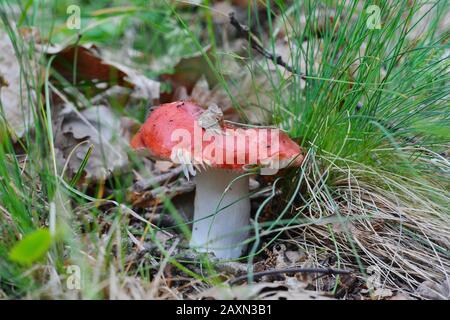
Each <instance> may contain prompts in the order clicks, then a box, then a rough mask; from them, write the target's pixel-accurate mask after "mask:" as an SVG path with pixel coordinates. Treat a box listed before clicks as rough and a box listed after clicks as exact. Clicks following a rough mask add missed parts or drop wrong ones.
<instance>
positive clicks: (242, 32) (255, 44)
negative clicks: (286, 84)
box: [229, 12, 306, 80]
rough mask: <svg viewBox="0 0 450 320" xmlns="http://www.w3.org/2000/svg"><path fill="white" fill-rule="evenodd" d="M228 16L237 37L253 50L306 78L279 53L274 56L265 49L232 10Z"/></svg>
mask: <svg viewBox="0 0 450 320" xmlns="http://www.w3.org/2000/svg"><path fill="white" fill-rule="evenodd" d="M229 17H230V24H231V25H232V26H233V27H234V28H235V29H236V30H237V32H238V35H239V37H241V38H245V39H247V41H249V42H250V45H251V46H252V48H253V49H254V50H256V51H257V52H258V53H260V54H262V55H263V56H264V57H265V58H267V59H270V60H272V61H274V62H275V63H276V64H278V65H279V66H282V67H283V68H285V69H286V70H287V71H289V72H291V73H294V74H297V75H299V76H300V77H301V78H302V79H303V80H305V79H306V75H305V74H304V73H302V72H300V71H298V70H296V69H294V68H293V67H292V66H290V65H288V64H287V63H286V62H285V61H284V60H283V58H282V57H281V56H280V55H276V56H275V55H273V54H271V53H270V52H269V51H267V50H266V49H264V48H263V46H262V45H261V42H260V41H259V40H258V38H257V37H256V36H255V35H253V34H252V33H251V31H250V29H249V28H248V27H247V26H245V25H243V24H241V23H239V21H237V19H236V17H235V16H234V12H230V14H229ZM250 40H251V41H250Z"/></svg>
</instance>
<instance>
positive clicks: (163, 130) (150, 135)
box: [131, 101, 303, 170]
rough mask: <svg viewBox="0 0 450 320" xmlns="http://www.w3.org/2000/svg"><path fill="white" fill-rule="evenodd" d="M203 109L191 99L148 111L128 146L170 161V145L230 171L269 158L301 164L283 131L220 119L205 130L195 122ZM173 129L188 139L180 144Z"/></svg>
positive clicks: (264, 162)
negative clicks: (145, 119)
mask: <svg viewBox="0 0 450 320" xmlns="http://www.w3.org/2000/svg"><path fill="white" fill-rule="evenodd" d="M203 112H205V110H204V109H203V108H201V107H200V106H198V105H196V104H195V103H193V102H188V101H178V102H172V103H167V104H163V105H161V106H159V107H157V108H156V109H155V110H154V111H153V112H152V113H151V114H150V116H149V117H148V119H147V121H146V122H145V123H144V125H143V126H142V127H141V129H140V130H139V132H138V133H137V134H136V135H135V136H134V137H133V139H132V140H131V146H132V148H134V149H137V150H139V149H147V150H148V151H149V152H150V155H151V156H152V157H154V158H157V159H161V160H174V159H173V155H174V148H179V149H180V148H181V149H183V151H184V152H185V154H186V153H187V154H188V155H189V157H190V159H191V162H193V163H194V164H204V165H205V164H206V165H208V166H210V167H213V168H223V169H232V170H242V169H244V167H245V166H248V165H268V164H273V162H271V161H272V160H275V161H277V162H278V164H280V163H282V167H285V166H286V165H288V164H289V165H291V166H292V165H294V166H299V165H300V164H301V163H302V161H303V155H302V152H301V151H302V150H301V148H300V147H299V146H298V145H297V143H295V142H294V141H293V140H291V139H290V138H289V136H288V135H287V134H286V133H284V132H283V131H281V130H279V129H274V128H261V127H258V128H246V129H243V128H238V127H234V126H231V125H229V124H223V122H219V123H218V130H217V129H216V130H209V129H205V128H202V127H201V126H200V124H199V121H198V120H199V117H200V116H201V115H202V114H203ZM176 130H178V131H176ZM176 132H178V133H184V134H185V135H188V136H189V138H188V139H184V140H183V143H181V139H178V138H179V135H178V134H175V133H176ZM196 143H197V145H196Z"/></svg>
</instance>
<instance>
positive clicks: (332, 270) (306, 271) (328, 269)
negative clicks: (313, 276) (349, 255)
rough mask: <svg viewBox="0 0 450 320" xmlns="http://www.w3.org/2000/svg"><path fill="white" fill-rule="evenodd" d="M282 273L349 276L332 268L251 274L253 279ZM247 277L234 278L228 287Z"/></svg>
mask: <svg viewBox="0 0 450 320" xmlns="http://www.w3.org/2000/svg"><path fill="white" fill-rule="evenodd" d="M282 273H323V274H328V275H330V274H349V273H350V271H348V270H342V269H332V268H326V269H321V268H287V269H279V270H268V271H261V272H256V273H254V274H253V277H254V278H260V277H263V276H269V275H275V274H282ZM247 278H248V275H243V276H240V277H237V278H234V279H233V280H231V281H230V285H234V284H236V283H238V282H240V281H243V280H247Z"/></svg>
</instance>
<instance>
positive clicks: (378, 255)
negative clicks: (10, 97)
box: [0, 0, 450, 298]
mask: <svg viewBox="0 0 450 320" xmlns="http://www.w3.org/2000/svg"><path fill="white" fill-rule="evenodd" d="M262 2H266V1H262ZM375 3H376V4H377V5H378V6H379V8H380V9H381V11H380V12H381V28H380V29H369V28H368V27H367V20H368V19H369V16H368V14H367V13H366V8H367V6H368V4H367V3H365V2H363V1H350V2H345V3H344V2H343V1H307V0H305V1H295V2H294V3H293V4H292V3H290V2H288V1H286V2H285V1H267V2H266V9H264V10H261V11H259V13H258V14H255V12H254V11H252V10H248V12H247V19H246V21H241V22H242V23H245V24H247V25H249V26H251V27H252V30H253V31H254V33H255V35H256V36H257V37H258V38H259V39H260V40H261V42H262V43H263V44H264V46H265V48H266V49H267V50H268V51H269V52H273V53H274V54H275V55H276V54H277V53H279V50H280V49H283V50H285V51H286V52H287V53H286V54H285V57H284V58H285V59H286V62H287V63H288V64H290V65H291V66H292V67H294V68H295V69H296V70H300V71H301V72H302V73H304V74H305V77H304V78H302V77H301V76H299V75H296V74H290V73H288V72H287V71H286V70H284V69H283V68H282V67H280V66H276V65H275V64H274V63H273V62H272V61H269V60H268V59H265V58H262V57H261V56H259V55H258V54H256V53H255V52H254V51H252V50H251V49H248V50H240V51H238V52H232V51H231V50H229V49H227V46H226V44H227V43H223V42H224V40H223V39H224V37H222V35H223V33H227V32H228V33H230V31H227V30H226V28H224V27H223V26H222V27H221V26H220V25H219V26H218V25H217V24H215V22H214V18H213V17H214V15H215V14H218V13H216V12H215V11H214V9H213V8H211V6H212V4H211V3H210V2H204V3H203V5H201V6H199V7H197V8H195V7H192V6H190V7H188V8H182V7H177V6H174V5H173V2H170V1H155V2H153V1H152V4H149V3H148V1H133V3H132V5H128V4H127V3H125V2H121V1H114V5H112V6H111V7H109V9H105V3H103V2H102V1H97V2H95V4H94V3H91V2H87V1H86V2H84V1H82V2H80V6H81V8H82V9H83V10H82V17H83V20H82V25H83V26H88V27H86V28H85V29H83V30H82V31H81V32H82V35H83V36H82V37H81V40H80V41H81V42H82V43H85V42H91V41H94V42H95V43H96V44H97V45H99V46H101V47H104V48H109V49H111V50H119V49H120V48H121V47H123V45H124V43H125V42H127V41H128V42H127V43H129V45H130V47H131V48H133V49H134V50H137V51H139V52H143V53H144V54H143V55H140V56H139V57H138V58H133V59H131V58H130V61H129V62H130V63H133V64H134V65H138V66H139V68H141V66H142V71H143V72H145V73H146V74H147V75H148V76H149V77H155V76H157V75H158V74H160V73H164V72H167V70H170V69H171V68H173V65H174V61H177V60H178V59H179V58H180V57H182V56H185V55H189V54H192V53H193V52H195V51H197V50H198V49H200V48H202V47H205V46H206V45H211V47H212V48H211V52H212V53H211V55H212V56H213V57H214V59H210V58H209V56H205V58H206V59H207V60H208V64H209V67H210V68H212V69H213V70H212V71H213V73H214V74H216V77H217V79H216V83H218V85H219V86H220V87H221V88H223V90H224V91H225V92H227V93H228V94H229V95H230V96H231V97H230V98H231V100H232V101H233V105H234V107H235V108H236V109H237V111H238V112H240V114H241V115H242V116H243V118H245V119H247V120H248V121H249V122H252V123H253V124H276V125H278V126H280V127H282V128H283V129H285V130H287V131H288V132H289V133H290V135H291V136H292V137H297V138H298V139H299V141H301V143H302V145H303V147H304V148H305V152H307V157H306V160H305V162H304V164H303V166H302V167H301V168H300V169H299V170H290V171H289V172H287V173H286V174H285V175H284V176H282V177H280V178H279V179H278V180H277V182H276V184H274V186H273V190H272V193H271V194H270V195H269V197H268V198H266V199H263V200H262V201H261V203H260V206H259V209H258V210H257V211H256V212H255V215H254V216H253V220H252V223H251V226H250V227H251V228H252V229H254V235H253V236H252V238H250V239H248V243H249V246H250V251H249V254H248V255H247V256H245V257H243V258H242V259H241V260H242V261H243V262H245V263H247V265H248V271H249V278H250V280H251V275H252V271H253V268H254V264H253V263H254V262H257V261H261V260H262V259H263V258H264V254H265V253H264V252H265V249H267V248H268V249H272V248H273V246H274V245H275V244H285V245H286V246H287V247H288V248H289V249H290V250H295V251H298V252H301V253H302V254H304V256H305V260H304V261H303V263H304V264H306V265H312V266H314V267H335V268H346V269H351V270H354V274H355V276H356V277H357V279H358V282H357V286H358V287H361V286H364V283H365V282H366V280H367V279H368V277H370V276H371V275H373V274H372V272H373V270H375V275H376V276H378V277H379V279H378V282H377V284H376V286H375V288H372V289H374V290H375V289H378V288H385V289H390V290H392V291H393V292H394V293H395V292H406V293H409V294H411V295H413V296H417V297H420V294H418V293H417V291H416V289H417V288H418V287H419V286H420V284H421V283H423V282H424V281H429V282H432V283H437V284H441V283H444V282H448V281H449V276H448V273H449V270H450V257H449V250H450V243H449V239H450V218H449V211H448V202H449V194H448V187H449V185H448V178H449V162H448V142H449V132H448V126H446V123H447V122H448V120H449V119H448V118H449V107H448V106H449V101H448V93H449V92H448V82H449V75H448V67H449V62H448V49H449V48H448V30H443V29H442V26H441V23H442V21H443V20H444V19H445V17H444V15H445V13H446V12H448V9H449V8H448V4H447V3H446V1H435V2H432V3H427V4H421V3H420V2H418V1H409V2H406V1H405V2H403V1H396V2H393V1H375ZM66 7H67V3H65V1H58V2H56V1H54V2H53V3H52V5H50V6H48V5H45V6H44V4H43V3H41V2H39V1H28V2H26V3H23V2H20V3H18V4H14V5H13V4H11V5H10V4H6V3H2V4H0V16H1V18H2V19H1V20H2V23H3V25H1V29H0V30H2V31H1V32H8V34H9V36H10V37H11V39H12V42H13V43H14V45H15V52H16V55H17V58H18V60H19V62H20V64H21V71H22V73H23V74H22V77H23V79H24V87H23V90H25V91H27V92H28V93H29V94H28V95H27V99H26V101H23V105H28V106H31V109H32V111H33V113H32V115H33V117H34V123H35V126H36V127H35V129H34V130H33V131H32V132H31V131H30V132H28V133H27V134H26V135H25V136H24V137H23V138H22V139H21V140H20V141H19V142H16V141H15V140H14V139H13V138H12V133H11V131H8V130H10V128H7V127H5V126H4V125H3V126H2V127H1V131H0V132H1V138H2V140H1V144H0V177H1V179H0V212H1V214H0V235H1V236H0V296H1V297H4V298H24V297H29V298H42V297H44V298H125V297H130V298H174V297H193V296H194V295H195V293H196V292H200V291H202V290H204V289H206V288H208V287H210V286H214V285H218V284H219V283H220V282H221V281H220V277H219V274H220V272H219V271H218V269H217V266H216V265H215V263H214V261H209V259H208V257H206V256H204V257H202V258H201V259H200V262H199V263H198V265H197V266H196V267H193V266H192V264H190V263H188V262H187V261H186V260H185V259H183V252H184V251H183V244H182V243H179V242H177V241H175V242H170V245H169V246H168V247H167V246H164V245H163V243H161V242H160V240H159V239H160V236H161V232H163V230H162V229H161V228H158V227H156V226H155V225H154V224H152V223H150V222H149V221H148V220H147V219H146V218H143V217H142V215H141V212H140V211H137V209H135V208H133V207H132V206H131V204H130V203H129V202H128V201H127V199H126V197H124V196H123V194H124V193H125V192H126V190H127V188H128V187H129V186H130V185H131V183H132V179H133V177H132V176H131V175H127V174H123V175H114V176H112V177H110V178H109V179H107V180H106V181H104V182H98V183H97V184H95V185H94V186H90V187H86V186H84V187H83V186H80V185H79V184H77V183H74V181H75V180H74V181H71V179H70V177H69V176H66V175H64V174H63V171H62V168H61V167H60V165H59V164H58V163H57V161H56V153H55V148H54V145H53V141H54V137H53V135H54V130H53V128H52V127H53V125H54V122H53V121H52V116H54V113H53V112H52V108H53V107H54V105H53V101H52V100H51V99H50V98H51V95H52V93H53V92H54V87H53V84H52V83H51V81H50V80H49V75H50V74H53V73H54V71H53V70H52V68H51V61H46V60H45V59H44V57H38V58H35V57H34V56H33V55H32V54H31V52H32V50H31V49H30V48H29V47H28V46H27V45H25V43H24V42H23V40H21V37H19V36H17V33H18V27H24V26H35V27H37V28H38V29H39V31H40V32H41V38H43V39H47V40H49V39H51V40H52V41H54V42H57V43H61V42H64V43H66V42H69V43H70V42H71V41H72V42H73V41H75V40H76V39H77V32H76V31H70V30H67V29H66V28H65V27H64V21H65V17H66V15H65V10H66ZM325 8H332V9H333V13H330V12H329V11H327V10H326V9H325ZM13 11H15V12H16V13H17V16H16V17H14V18H11V17H12V15H11V12H13ZM316 12H320V14H319V15H316V14H315V13H316ZM330 15H331V16H333V19H329V18H328V17H329V16H330ZM195 17H197V19H195ZM424 20H425V21H426V23H425V27H424V26H422V24H421V22H423V21H424ZM12 21H14V23H12ZM16 23H17V24H18V25H16ZM205 26H206V35H205V34H203V33H202V32H201V30H202V29H203V27H205ZM318 29H320V36H319V37H318V36H317V33H318V31H317V30H318ZM418 29H419V30H423V32H422V34H421V35H420V36H414V33H415V32H416V31H417V30H418ZM130 30H131V32H130ZM133 31H134V32H133ZM445 31H447V33H445ZM130 34H131V36H130ZM228 36H230V35H229V34H228ZM225 39H226V37H225ZM306 40H307V42H306ZM362 48H363V49H362ZM33 60H38V61H35V62H36V63H37V62H39V63H41V64H42V66H43V68H44V70H45V71H46V72H45V74H46V76H45V77H42V76H39V75H37V74H32V72H31V71H30V70H32V69H31V68H30V67H29V66H30V65H31V64H32V63H31V61H33ZM229 60H230V61H232V63H234V64H235V65H238V66H239V70H241V71H239V72H237V73H235V74H231V75H230V72H229V70H228V69H227V68H229V66H230V64H229V63H228V62H229ZM155 61H156V62H158V61H163V63H162V65H163V68H161V70H157V71H155V69H154V68H152V67H151V63H152V62H153V65H155V63H154V62H155ZM73 89H75V90H76V91H75V92H78V93H82V92H83V88H78V87H75V88H73ZM33 91H34V92H42V95H36V96H35V97H33V94H32V92H33ZM0 92H1V88H0ZM74 96H75V95H74ZM87 103H89V102H87ZM84 107H89V105H85V106H84ZM145 108H146V106H145V105H142V106H138V107H137V109H139V112H136V114H139V116H135V117H136V118H138V120H139V121H143V120H144V116H145V111H143V110H145ZM254 110H258V112H260V115H262V116H261V117H257V118H256V119H254V118H251V117H248V115H249V114H250V113H251V112H254ZM121 112H123V113H124V114H128V115H135V114H134V113H133V112H130V111H128V110H121ZM130 157H131V158H132V159H133V167H134V168H135V169H136V170H138V171H139V172H144V171H145V170H143V168H142V165H139V163H140V160H139V158H137V157H136V156H135V155H133V154H132V153H131V154H130ZM87 161H89V156H87V157H86V159H85V161H83V164H82V167H81V168H80V170H79V171H80V172H81V171H83V170H82V169H83V166H84V165H85V164H86V162H87ZM147 174H148V173H147ZM76 176H78V177H79V175H76ZM76 179H78V178H76ZM105 186H106V188H108V189H112V190H113V191H112V192H109V193H108V194H106V195H105V194H104V192H103V191H102V190H104V189H105ZM278 186H280V188H281V189H280V190H281V195H280V194H279V193H276V192H275V191H276V189H277V188H278ZM276 187H277V188H276ZM153 209H154V210H153V211H155V210H156V207H155V208H153ZM267 211H268V212H269V217H270V219H269V220H265V221H262V220H261V216H262V214H263V212H267ZM162 213H164V214H168V215H172V216H174V217H175V218H176V219H178V220H177V221H178V222H182V221H183V220H180V219H182V218H180V215H179V213H178V212H177V210H176V208H175V206H174V205H173V203H172V201H171V198H170V197H167V198H164V200H163V203H162ZM181 225H182V226H181V228H180V227H179V228H177V229H175V230H178V229H180V230H179V231H177V232H180V234H182V235H183V236H184V238H186V237H189V228H188V227H189V224H183V223H182V224H181ZM42 230H44V231H42ZM46 230H48V232H49V233H50V234H51V239H52V243H51V246H50V247H49V248H47V247H46V241H45V239H46V237H45V236H42V233H43V232H44V233H45V232H47V231H46ZM165 230H166V231H170V232H172V231H173V230H174V229H170V228H169V229H165ZM36 234H37V236H36ZM130 234H131V235H132V236H133V237H135V239H137V240H138V242H139V240H140V239H143V240H145V241H144V242H145V243H150V244H153V245H155V246H156V247H157V249H158V251H157V252H159V254H156V255H155V254H154V253H152V252H153V251H151V252H147V253H145V256H144V257H142V256H140V255H141V254H142V253H139V251H138V250H137V249H136V242H135V241H130V239H131V238H130ZM39 235H41V236H39ZM27 237H31V238H32V239H33V237H34V238H35V239H36V238H38V239H43V240H42V241H39V240H38V241H33V243H34V247H33V246H32V247H31V248H28V249H27V247H26V246H24V247H25V248H24V249H21V250H19V253H18V254H15V255H11V251H12V250H16V251H17V250H18V249H17V247H18V246H19V245H18V244H23V243H24V242H25V244H26V240H24V239H27ZM14 248H15V249H14ZM19 249H20V247H19ZM27 250H30V251H27ZM40 250H44V251H45V254H42V255H40V256H39V257H36V258H35V259H32V261H29V262H27V263H24V262H23V261H22V262H21V260H20V259H21V258H27V257H28V258H30V257H32V256H33V255H32V254H31V253H32V252H39V251H40ZM14 256H18V257H19V258H18V259H16V260H14ZM70 265H75V266H79V267H80V270H81V271H82V283H81V290H69V289H68V287H67V283H68V282H67V281H69V282H70V281H73V279H74V278H73V277H72V276H73V274H72V273H71V271H70V269H67V267H68V266H70ZM167 265H171V266H172V268H173V269H175V270H177V271H174V273H175V274H176V276H174V280H173V281H174V282H175V283H177V285H172V286H170V285H168V282H170V281H171V280H170V279H167V277H166V276H165V274H164V272H163V270H165V269H166V266H167ZM199 267H200V268H199ZM312 283H313V285H314V287H315V289H316V290H318V291H329V292H333V293H334V294H336V296H337V297H346V296H350V295H351V290H347V291H346V292H345V293H344V294H342V293H341V292H342V290H341V289H342V288H344V287H345V286H346V284H345V283H344V282H343V280H342V279H341V278H340V277H336V278H334V277H329V278H320V279H315V280H312ZM374 290H372V291H371V294H374V295H373V297H374V298H377V295H376V294H375V293H374ZM344 291H345V290H344Z"/></svg>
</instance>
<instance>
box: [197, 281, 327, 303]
mask: <svg viewBox="0 0 450 320" xmlns="http://www.w3.org/2000/svg"><path fill="white" fill-rule="evenodd" d="M198 297H199V298H203V299H205V298H210V299H215V300H252V299H260V300H281V299H282V300H332V298H329V297H326V296H325V295H323V294H320V293H317V292H315V291H310V290H306V289H305V284H304V283H302V282H299V281H298V280H296V279H295V278H287V279H286V281H278V282H259V283H254V284H246V285H240V286H233V287H230V286H228V285H223V286H217V287H213V288H211V289H208V290H206V291H205V292H203V293H201V294H200V295H199V296H198Z"/></svg>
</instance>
